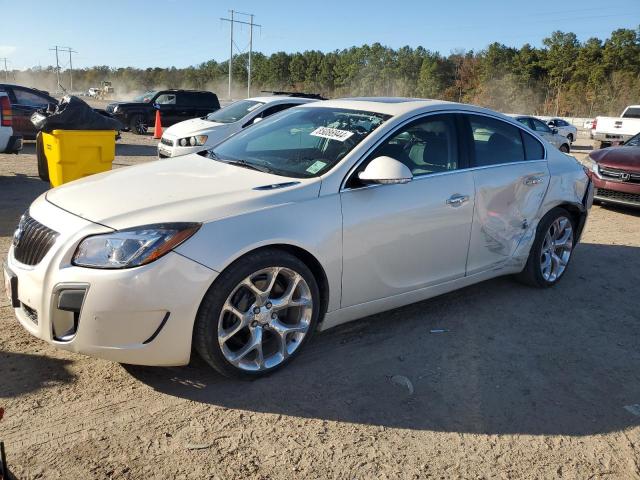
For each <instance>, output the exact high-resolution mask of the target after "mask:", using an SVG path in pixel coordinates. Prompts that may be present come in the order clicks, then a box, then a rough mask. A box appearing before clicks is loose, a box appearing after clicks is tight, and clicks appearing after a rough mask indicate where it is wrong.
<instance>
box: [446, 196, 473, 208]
mask: <svg viewBox="0 0 640 480" xmlns="http://www.w3.org/2000/svg"><path fill="white" fill-rule="evenodd" d="M468 201H469V195H459V194H455V195H451V196H450V197H449V198H447V200H446V204H447V205H449V206H450V207H461V206H462V205H464V204H465V203H466V202H468Z"/></svg>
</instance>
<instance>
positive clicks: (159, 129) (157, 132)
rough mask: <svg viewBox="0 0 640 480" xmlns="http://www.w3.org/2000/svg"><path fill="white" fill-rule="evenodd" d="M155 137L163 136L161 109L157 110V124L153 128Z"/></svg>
mask: <svg viewBox="0 0 640 480" xmlns="http://www.w3.org/2000/svg"><path fill="white" fill-rule="evenodd" d="M153 138H162V123H161V122H160V110H156V126H155V127H154V128H153Z"/></svg>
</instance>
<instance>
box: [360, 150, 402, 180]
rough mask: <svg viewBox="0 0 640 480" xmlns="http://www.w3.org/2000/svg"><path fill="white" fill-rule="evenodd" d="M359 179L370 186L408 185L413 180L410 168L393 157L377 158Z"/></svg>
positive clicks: (361, 173)
mask: <svg viewBox="0 0 640 480" xmlns="http://www.w3.org/2000/svg"><path fill="white" fill-rule="evenodd" d="M358 178H359V179H360V180H361V181H363V182H364V183H369V184H387V185H388V184H397V183H408V182H410V181H411V180H412V179H413V174H412V173H411V170H409V167H407V166H406V165H405V164H404V163H402V162H399V161H398V160H396V159H395V158H391V157H385V156H382V157H377V158H374V159H373V160H371V162H369V165H367V167H366V168H365V169H364V170H363V171H361V172H360V173H359V174H358Z"/></svg>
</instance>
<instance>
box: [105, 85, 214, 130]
mask: <svg viewBox="0 0 640 480" xmlns="http://www.w3.org/2000/svg"><path fill="white" fill-rule="evenodd" d="M219 108H220V102H219V101H218V97H217V96H216V94H215V93H212V92H206V91H198V90H158V91H149V92H145V93H143V94H142V95H139V96H137V97H135V98H134V99H133V100H132V101H130V102H114V103H110V104H109V105H107V108H106V110H107V112H108V113H110V114H111V115H113V116H114V117H116V118H117V119H118V120H120V121H121V122H122V123H123V124H124V125H126V126H127V127H128V128H129V130H130V131H132V132H133V133H137V134H138V135H142V134H144V133H147V130H148V129H149V127H152V126H154V125H155V124H156V111H157V110H160V115H161V121H162V125H163V126H164V127H166V126H170V125H173V124H175V123H178V122H182V121H183V120H188V119H190V118H197V117H203V116H205V115H208V114H209V113H211V112H215V111H216V110H218V109H219Z"/></svg>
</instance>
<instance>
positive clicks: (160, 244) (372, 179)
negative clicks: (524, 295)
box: [4, 98, 593, 377]
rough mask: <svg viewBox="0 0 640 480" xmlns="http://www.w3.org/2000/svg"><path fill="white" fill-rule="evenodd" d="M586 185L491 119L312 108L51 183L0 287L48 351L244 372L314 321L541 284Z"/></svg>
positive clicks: (418, 107) (546, 150)
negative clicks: (494, 281)
mask: <svg viewBox="0 0 640 480" xmlns="http://www.w3.org/2000/svg"><path fill="white" fill-rule="evenodd" d="M592 190H593V189H592V187H591V184H590V181H589V178H588V177H587V175H586V174H585V172H584V170H583V168H582V167H581V166H580V165H579V164H578V163H577V162H576V160H575V159H574V158H572V157H570V156H568V155H565V154H564V153H561V152H560V151H558V150H557V149H556V148H553V147H551V146H550V145H549V144H548V143H547V142H546V141H544V140H542V139H541V138H539V137H537V136H536V135H535V133H533V132H531V131H530V130H528V129H526V127H524V126H523V125H521V124H520V123H518V122H517V121H516V120H513V119H511V118H508V117H506V116H503V115H501V114H498V113H495V112H492V111H490V110H486V109H482V108H478V107H473V106H469V105H462V104H455V103H447V102H442V101H431V100H420V99H404V98H353V99H343V100H332V101H326V102H316V103H310V104H306V105H303V106H299V107H294V108H291V109H289V110H286V111H284V112H281V113H279V114H277V115H274V116H272V117H270V118H268V119H265V120H264V121H262V122H260V123H258V124H256V125H253V126H252V127H251V128H248V129H246V130H244V131H242V132H240V133H238V134H237V135H235V136H233V137H231V138H229V139H228V140H226V141H224V142H223V143H221V144H220V145H218V146H216V147H214V148H213V149H211V150H208V151H204V152H201V153H199V154H191V155H188V156H184V157H181V158H179V159H175V160H173V159H169V160H165V161H159V162H152V163H147V164H144V165H139V166H135V167H129V168H122V169H118V170H115V171H111V172H107V173H103V174H99V175H94V176H91V177H88V178H86V179H83V180H80V181H76V182H73V183H70V184H68V185H65V186H63V187H60V188H56V189H53V190H51V191H49V192H47V193H46V194H44V195H42V196H41V197H39V198H38V199H37V200H36V201H34V202H33V204H32V205H31V206H30V208H29V210H28V211H27V212H26V213H25V214H24V215H23V217H22V219H21V220H20V224H19V226H18V228H17V230H16V232H15V235H14V238H13V245H12V247H11V248H10V250H9V254H8V259H7V262H6V268H5V272H4V275H5V284H6V287H7V291H8V293H9V296H10V298H11V301H12V304H13V307H14V308H15V314H16V316H17V318H18V320H19V321H20V323H21V324H22V325H23V326H24V328H26V329H27V330H28V331H29V332H31V333H32V334H33V335H35V336H37V337H39V338H41V339H43V340H46V341H47V342H49V343H51V344H53V345H55V346H56V347H59V348H63V349H66V350H71V351H74V352H81V353H85V354H88V355H94V356H97V357H102V358H106V359H111V360H114V361H117V362H122V363H132V364H144V365H183V364H186V363H188V362H189V360H190V356H191V352H192V349H195V350H196V351H197V352H198V353H199V354H200V355H201V356H202V357H203V358H204V360H206V361H207V362H208V363H209V364H210V365H211V366H212V367H213V368H215V369H216V370H218V371H219V372H220V373H222V374H224V375H228V376H236V377H255V376H260V375H264V374H266V373H269V372H272V371H274V370H276V369H277V368H279V367H282V366H283V365H284V364H286V363H287V362H288V361H290V360H291V359H292V358H293V357H294V356H295V355H297V354H298V353H299V352H300V351H301V350H302V347H303V346H304V344H305V343H306V342H307V341H309V338H310V337H311V335H312V333H313V332H314V331H315V330H316V329H319V330H324V329H327V328H330V327H333V326H335V325H338V324H341V323H344V322H347V321H350V320H354V319H356V318H359V317H363V316H366V315H371V314H374V313H377V312H382V311H385V310H389V309H392V308H396V307H399V306H401V305H405V304H408V303H411V302H416V301H420V300H423V299H426V298H429V297H433V296H436V295H440V294H442V293H445V292H449V291H451V290H455V289H458V288H461V287H464V286H467V285H470V284H472V283H476V282H480V281H483V280H486V279H489V278H492V277H496V276H498V275H507V274H517V276H518V277H519V278H520V279H522V280H523V281H525V282H527V283H528V284H530V285H533V286H536V287H543V288H544V287H550V286H553V285H554V284H556V283H557V282H558V281H559V280H560V279H561V278H562V276H563V274H564V273H565V269H566V268H567V266H568V264H569V261H570V259H571V256H572V252H573V248H574V247H575V245H576V243H577V242H578V239H579V237H580V233H581V231H582V229H583V227H584V224H585V220H586V217H587V214H588V210H589V208H590V206H591V202H592V195H593V192H592ZM532 295H535V293H533V291H532Z"/></svg>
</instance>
